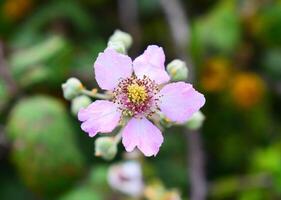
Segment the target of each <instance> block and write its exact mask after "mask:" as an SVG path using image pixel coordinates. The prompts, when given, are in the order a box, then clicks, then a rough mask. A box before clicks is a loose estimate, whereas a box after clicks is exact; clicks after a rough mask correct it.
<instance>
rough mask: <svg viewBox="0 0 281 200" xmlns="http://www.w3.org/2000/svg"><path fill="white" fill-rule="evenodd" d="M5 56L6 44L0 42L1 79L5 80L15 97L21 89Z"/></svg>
mask: <svg viewBox="0 0 281 200" xmlns="http://www.w3.org/2000/svg"><path fill="white" fill-rule="evenodd" d="M4 56H5V55H4V43H3V42H2V41H0V78H3V80H5V82H6V83H7V85H8V87H9V92H10V93H11V94H12V95H15V94H16V93H17V92H18V90H19V88H18V85H17V83H16V81H15V80H14V78H13V76H12V74H11V72H10V70H9V67H8V66H7V63H6V61H5V58H4Z"/></svg>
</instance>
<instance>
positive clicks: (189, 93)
mask: <svg viewBox="0 0 281 200" xmlns="http://www.w3.org/2000/svg"><path fill="white" fill-rule="evenodd" d="M159 96H160V97H159V98H160V103H159V107H160V110H161V111H162V112H163V113H164V114H165V115H166V116H167V117H168V118H169V119H170V120H172V121H175V122H178V123H183V122H185V121H187V120H188V119H189V118H190V117H192V115H193V114H194V113H195V112H197V111H198V110H199V109H200V108H201V107H202V106H203V105H204V104H205V97H204V96H203V95H202V94H201V93H199V92H197V91H196V90H195V89H194V88H193V87H192V85H191V84H188V83H184V82H177V83H170V84H167V85H166V86H164V87H163V88H162V89H161V90H160V92H159Z"/></svg>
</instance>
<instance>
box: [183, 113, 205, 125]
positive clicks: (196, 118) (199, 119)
mask: <svg viewBox="0 0 281 200" xmlns="http://www.w3.org/2000/svg"><path fill="white" fill-rule="evenodd" d="M204 120H205V116H204V114H203V113H202V112H201V111H200V110H199V111H198V112H196V113H194V114H193V116H192V117H191V118H190V120H188V121H187V123H186V126H187V128H189V129H191V130H197V129H199V128H201V126H202V124H203V122H204Z"/></svg>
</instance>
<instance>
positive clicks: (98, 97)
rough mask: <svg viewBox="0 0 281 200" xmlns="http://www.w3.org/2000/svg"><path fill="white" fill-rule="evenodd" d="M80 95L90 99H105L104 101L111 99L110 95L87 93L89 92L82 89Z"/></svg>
mask: <svg viewBox="0 0 281 200" xmlns="http://www.w3.org/2000/svg"><path fill="white" fill-rule="evenodd" d="M81 93H82V94H84V95H88V96H90V97H93V98H95V99H105V100H108V99H111V95H107V94H101V93H93V92H92V91H89V90H86V89H83V90H82V91H81Z"/></svg>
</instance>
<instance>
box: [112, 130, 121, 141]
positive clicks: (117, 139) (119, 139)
mask: <svg viewBox="0 0 281 200" xmlns="http://www.w3.org/2000/svg"><path fill="white" fill-rule="evenodd" d="M121 138H122V129H121V130H120V131H119V133H118V134H117V135H115V136H114V141H115V143H116V144H118V143H119V142H120V141H121Z"/></svg>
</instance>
